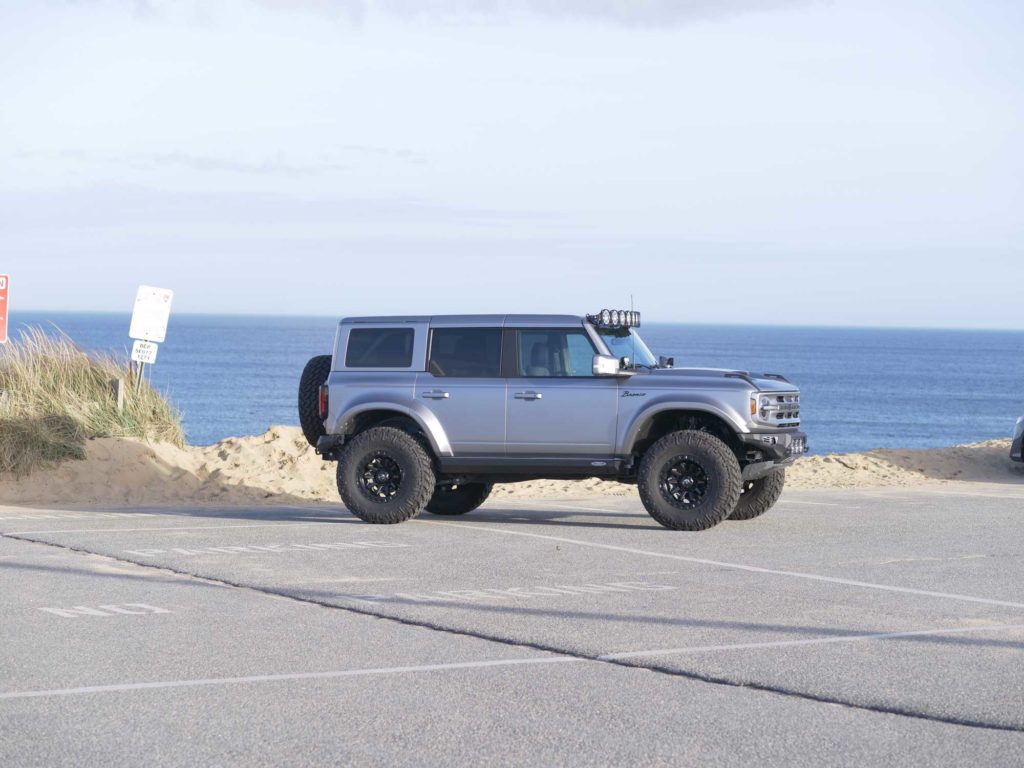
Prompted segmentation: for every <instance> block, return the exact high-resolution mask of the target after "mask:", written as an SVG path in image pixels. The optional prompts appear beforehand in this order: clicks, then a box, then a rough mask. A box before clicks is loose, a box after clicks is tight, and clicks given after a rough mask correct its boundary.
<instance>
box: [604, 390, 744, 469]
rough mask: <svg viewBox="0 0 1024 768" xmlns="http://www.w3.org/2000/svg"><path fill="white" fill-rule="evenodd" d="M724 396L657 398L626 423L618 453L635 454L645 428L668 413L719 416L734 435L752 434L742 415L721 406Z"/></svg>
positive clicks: (725, 405)
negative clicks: (640, 435)
mask: <svg viewBox="0 0 1024 768" xmlns="http://www.w3.org/2000/svg"><path fill="white" fill-rule="evenodd" d="M720 396H721V393H714V395H712V394H709V395H706V396H705V395H701V394H699V393H696V392H691V393H687V399H686V400H677V399H675V398H676V397H677V393H665V395H663V396H661V397H655V398H654V399H653V401H652V402H650V403H645V404H644V407H643V408H642V409H640V410H639V411H637V412H636V413H635V414H633V416H632V418H630V419H628V420H626V421H624V423H623V424H621V425H620V427H619V441H618V447H619V449H620V450H617V451H616V453H617V454H618V455H621V456H625V455H628V454H630V453H632V450H633V446H634V445H635V444H636V441H637V438H638V436H639V434H640V432H641V430H643V428H644V427H645V426H647V424H648V423H649V422H650V421H651V419H653V418H654V417H655V416H657V415H658V414H659V413H665V412H666V411H698V412H702V413H707V414H710V415H712V416H717V417H718V418H719V419H721V420H722V421H724V422H725V423H726V424H728V425H729V426H730V427H731V428H732V429H733V431H734V432H736V433H738V434H744V433H747V432H749V431H750V427H749V425H748V424H747V422H746V419H745V418H744V417H743V415H742V414H740V413H739V412H737V411H736V410H735V409H734V408H732V407H730V406H729V405H728V404H723V403H722V402H721V398H720Z"/></svg>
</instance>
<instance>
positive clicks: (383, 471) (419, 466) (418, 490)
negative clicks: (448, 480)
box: [338, 427, 436, 524]
mask: <svg viewBox="0 0 1024 768" xmlns="http://www.w3.org/2000/svg"><path fill="white" fill-rule="evenodd" d="M435 484H436V478H435V475H434V466H433V462H432V461H431V458H430V454H429V453H428V452H427V450H426V448H424V446H423V444H422V443H421V442H420V441H419V440H417V439H416V438H415V437H413V436H412V435H410V434H409V433H408V432H404V431H403V430H401V429H396V428H395V427H373V428H372V429H368V430H366V431H365V432H361V433H360V434H358V435H356V436H355V437H354V438H352V439H351V440H349V441H348V442H346V443H345V448H344V450H343V451H342V454H341V457H340V458H339V460H338V493H340V494H341V500H342V501H343V502H345V506H346V507H348V510H349V511H350V512H351V513H352V514H353V515H355V516H356V517H358V518H359V519H360V520H365V521H366V522H368V523H384V524H390V523H401V522H404V521H406V520H409V519H411V518H413V517H416V515H418V514H419V513H420V512H422V511H423V508H424V507H425V506H426V505H427V502H428V501H429V500H430V497H431V495H432V494H433V493H434V485H435Z"/></svg>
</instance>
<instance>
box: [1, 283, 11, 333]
mask: <svg viewBox="0 0 1024 768" xmlns="http://www.w3.org/2000/svg"><path fill="white" fill-rule="evenodd" d="M10 285H11V279H10V278H9V277H8V276H7V275H0V344H3V343H4V342H5V341H7V296H8V293H9V291H10Z"/></svg>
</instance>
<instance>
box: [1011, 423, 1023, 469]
mask: <svg viewBox="0 0 1024 768" xmlns="http://www.w3.org/2000/svg"><path fill="white" fill-rule="evenodd" d="M1010 458H1011V459H1013V460H1014V461H1024V416H1021V417H1020V418H1019V419H1017V428H1016V429H1015V430H1013V442H1012V443H1010Z"/></svg>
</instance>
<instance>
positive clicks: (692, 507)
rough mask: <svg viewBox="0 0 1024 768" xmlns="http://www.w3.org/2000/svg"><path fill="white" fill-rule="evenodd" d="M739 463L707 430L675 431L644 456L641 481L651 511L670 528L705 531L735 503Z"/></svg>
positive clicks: (648, 509)
mask: <svg viewBox="0 0 1024 768" xmlns="http://www.w3.org/2000/svg"><path fill="white" fill-rule="evenodd" d="M741 484H742V480H741V475H740V464H739V462H738V461H737V460H736V456H735V455H734V454H733V452H732V450H730V448H729V446H727V445H726V444H725V443H724V442H722V441H721V440H719V439H718V438H717V437H715V436H714V435H712V434H709V433H708V432H698V431H696V430H682V431H679V432H672V433H670V434H668V435H665V437H663V438H661V439H660V440H658V442H656V443H655V444H654V445H652V446H651V447H650V448H649V449H648V450H647V453H645V454H644V457H643V460H642V461H641V462H640V469H639V472H638V475H637V487H638V488H639V491H640V500H641V501H642V502H643V505H644V507H645V508H646V509H647V512H648V514H650V516H651V517H653V518H654V519H655V520H657V521H658V522H659V523H661V524H662V525H663V526H665V527H666V528H672V529H674V530H677V531H703V530H704V529H706V528H711V527H712V526H714V525H718V524H719V523H720V522H722V521H723V520H725V519H726V518H727V517H728V516H729V514H730V513H731V512H732V511H733V510H734V509H735V508H736V502H737V501H738V500H739V497H740V487H741Z"/></svg>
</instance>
